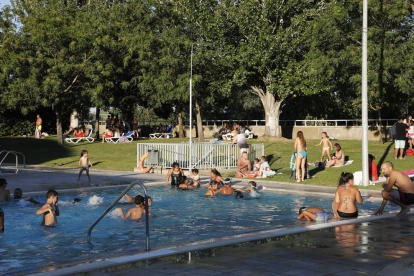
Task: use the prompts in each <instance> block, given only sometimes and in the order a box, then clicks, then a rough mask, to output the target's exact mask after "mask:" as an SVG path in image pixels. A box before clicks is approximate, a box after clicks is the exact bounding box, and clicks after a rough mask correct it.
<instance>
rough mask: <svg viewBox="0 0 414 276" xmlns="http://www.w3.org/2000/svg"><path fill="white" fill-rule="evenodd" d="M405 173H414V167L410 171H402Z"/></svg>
mask: <svg viewBox="0 0 414 276" xmlns="http://www.w3.org/2000/svg"><path fill="white" fill-rule="evenodd" d="M401 172H402V173H403V174H406V175H410V174H414V169H411V170H408V171H401Z"/></svg>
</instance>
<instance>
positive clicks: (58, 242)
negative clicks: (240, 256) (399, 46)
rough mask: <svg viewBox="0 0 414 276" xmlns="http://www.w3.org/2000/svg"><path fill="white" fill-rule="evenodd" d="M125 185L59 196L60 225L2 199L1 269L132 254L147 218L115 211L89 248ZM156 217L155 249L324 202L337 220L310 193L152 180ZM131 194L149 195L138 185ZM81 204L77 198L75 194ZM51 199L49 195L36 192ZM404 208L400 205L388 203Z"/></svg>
mask: <svg viewBox="0 0 414 276" xmlns="http://www.w3.org/2000/svg"><path fill="white" fill-rule="evenodd" d="M122 190H123V189H110V190H100V191H93V192H91V191H89V192H82V191H81V192H76V193H68V194H63V195H59V209H60V213H61V214H60V217H58V225H57V227H55V228H45V227H42V226H40V223H41V221H42V217H41V216H36V215H35V212H36V210H37V209H38V208H39V205H33V204H31V203H28V202H25V201H23V200H20V201H12V202H8V203H2V204H0V207H1V208H2V209H3V210H4V212H5V227H6V231H5V233H3V234H0V274H9V273H19V272H28V271H30V270H34V269H38V268H42V267H51V266H55V265H59V264H64V263H69V262H81V261H86V260H88V259H105V258H109V257H113V256H119V255H131V254H134V253H138V252H143V250H144V249H145V220H144V219H141V220H139V221H130V220H123V219H121V218H120V216H119V214H118V213H116V212H115V211H111V212H110V213H109V214H108V215H107V217H105V218H104V219H103V220H102V221H101V222H100V223H99V224H98V225H97V226H96V227H95V229H94V231H93V232H92V242H93V244H94V246H93V247H92V246H90V245H89V244H88V243H87V242H86V236H87V230H88V228H89V226H90V225H91V224H92V223H93V222H94V220H95V219H96V218H98V216H99V215H100V214H101V213H102V212H103V211H104V210H105V209H106V208H107V207H108V206H109V205H110V204H111V203H112V202H113V201H114V200H115V198H116V197H117V196H118V195H119V194H120V193H121V192H122ZM148 192H149V194H150V196H151V197H152V199H153V205H152V210H151V213H152V214H154V215H156V217H154V218H150V234H151V236H150V239H151V248H152V249H157V248H162V247H165V246H169V245H174V244H184V243H189V242H194V241H198V240H205V239H209V238H218V237H225V236H229V235H234V234H240V233H247V232H254V231H260V230H267V229H277V228H285V227H299V226H304V225H306V224H307V223H306V222H302V221H297V220H296V217H297V211H298V209H299V208H300V207H302V206H318V207H322V208H324V209H325V210H326V211H327V213H328V215H329V217H330V218H332V217H333V216H332V212H331V210H330V209H331V200H330V199H327V198H318V197H310V196H306V197H305V196H299V195H289V194H276V193H269V192H266V193H262V194H261V196H260V198H251V197H246V198H244V199H235V198H234V197H233V196H230V197H226V196H216V197H213V198H210V197H205V196H203V195H204V193H205V192H206V190H205V189H196V190H190V191H181V190H178V189H175V188H171V187H165V186H152V187H148ZM129 194H130V195H133V196H135V195H136V194H142V190H141V189H140V188H138V187H137V188H134V189H132V190H131V191H130V192H129ZM75 197H78V198H81V199H82V202H81V203H78V204H72V203H71V202H72V200H73V199H74V198H75ZM34 198H35V199H36V200H38V201H41V202H45V200H46V199H45V196H35V197H34ZM132 206H134V205H129V204H128V203H127V201H126V200H122V202H121V203H120V204H118V205H117V206H116V207H115V208H117V207H121V208H122V209H123V210H124V212H125V211H127V210H128V209H129V208H131V207H132ZM378 206H379V204H378V203H372V202H365V203H364V204H363V205H362V206H361V208H359V211H360V215H367V214H371V213H372V212H373V211H374V210H376V209H377V208H378ZM387 210H397V207H391V209H390V207H387Z"/></svg>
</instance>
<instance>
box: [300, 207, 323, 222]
mask: <svg viewBox="0 0 414 276" xmlns="http://www.w3.org/2000/svg"><path fill="white" fill-rule="evenodd" d="M298 219H300V220H307V221H315V222H326V221H327V220H328V215H327V214H326V213H325V210H324V209H321V208H318V207H309V208H306V207H302V208H300V209H299V216H298Z"/></svg>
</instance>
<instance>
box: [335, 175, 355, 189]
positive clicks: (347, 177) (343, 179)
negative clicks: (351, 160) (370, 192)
mask: <svg viewBox="0 0 414 276" xmlns="http://www.w3.org/2000/svg"><path fill="white" fill-rule="evenodd" d="M351 179H354V175H353V174H352V173H349V172H343V173H341V177H340V178H339V184H338V186H341V185H345V184H346V183H348V181H349V180H351Z"/></svg>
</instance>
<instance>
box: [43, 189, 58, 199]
mask: <svg viewBox="0 0 414 276" xmlns="http://www.w3.org/2000/svg"><path fill="white" fill-rule="evenodd" d="M58 194H59V193H58V192H56V191H55V190H49V191H47V193H46V198H47V199H49V198H51V197H52V196H58Z"/></svg>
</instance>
